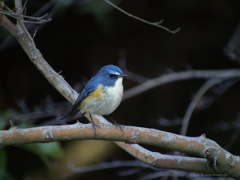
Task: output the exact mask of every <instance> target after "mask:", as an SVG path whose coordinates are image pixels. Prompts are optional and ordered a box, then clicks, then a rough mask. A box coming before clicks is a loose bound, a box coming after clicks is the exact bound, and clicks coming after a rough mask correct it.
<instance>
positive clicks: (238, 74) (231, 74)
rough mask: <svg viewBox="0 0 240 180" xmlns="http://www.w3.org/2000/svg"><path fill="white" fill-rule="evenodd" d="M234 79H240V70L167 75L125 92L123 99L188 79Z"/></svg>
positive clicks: (183, 72)
mask: <svg viewBox="0 0 240 180" xmlns="http://www.w3.org/2000/svg"><path fill="white" fill-rule="evenodd" d="M209 78H219V79H232V78H240V70H239V69H225V70H190V71H182V72H175V73H170V74H165V75H162V76H160V77H157V78H154V79H151V80H148V81H146V82H144V83H142V84H140V85H138V86H135V87H134V88H131V89H129V90H127V91H125V92H124V97H123V99H128V98H131V97H133V96H137V95H139V94H141V93H144V92H145V91H148V90H151V89H153V88H155V87H157V86H160V85H164V84H168V83H172V82H175V81H183V80H187V79H209Z"/></svg>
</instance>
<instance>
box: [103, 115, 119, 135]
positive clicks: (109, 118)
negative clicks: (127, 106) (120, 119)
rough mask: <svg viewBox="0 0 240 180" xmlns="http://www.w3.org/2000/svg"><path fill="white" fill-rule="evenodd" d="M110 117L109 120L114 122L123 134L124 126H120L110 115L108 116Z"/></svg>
mask: <svg viewBox="0 0 240 180" xmlns="http://www.w3.org/2000/svg"><path fill="white" fill-rule="evenodd" d="M107 116H108V117H109V119H110V120H111V121H112V122H113V124H114V125H115V126H117V127H118V128H119V129H120V130H121V132H122V133H123V128H122V126H121V125H120V124H118V123H117V122H116V121H115V120H114V119H113V118H112V117H111V116H110V115H107Z"/></svg>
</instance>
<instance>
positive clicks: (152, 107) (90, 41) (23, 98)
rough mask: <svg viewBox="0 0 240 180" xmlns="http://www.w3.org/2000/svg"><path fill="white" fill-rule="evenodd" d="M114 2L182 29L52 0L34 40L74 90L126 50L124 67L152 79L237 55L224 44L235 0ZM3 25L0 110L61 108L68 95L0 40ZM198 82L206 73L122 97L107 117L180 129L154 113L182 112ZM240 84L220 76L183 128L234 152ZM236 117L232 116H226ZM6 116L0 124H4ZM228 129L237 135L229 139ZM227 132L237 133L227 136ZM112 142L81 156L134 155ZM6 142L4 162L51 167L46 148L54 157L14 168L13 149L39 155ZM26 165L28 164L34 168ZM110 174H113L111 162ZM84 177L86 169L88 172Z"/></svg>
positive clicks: (34, 6)
mask: <svg viewBox="0 0 240 180" xmlns="http://www.w3.org/2000/svg"><path fill="white" fill-rule="evenodd" d="M47 2H48V1H43V0H42V1H40V0H39V1H36V0H34V1H29V2H28V3H27V10H26V12H27V15H32V14H34V13H35V12H36V11H37V10H39V9H40V8H41V7H43V5H45V4H46V3H47ZM5 3H6V4H7V5H8V6H9V7H10V8H13V7H14V6H13V4H11V3H12V2H11V1H6V2H5ZM115 3H116V4H118V5H119V7H121V8H122V9H124V10H126V11H128V12H129V13H132V14H134V15H136V16H138V17H141V18H143V19H145V20H149V21H151V22H155V21H159V20H161V19H162V18H163V19H164V20H165V21H164V23H163V25H164V26H166V27H168V28H170V29H171V30H174V29H176V28H177V27H180V28H181V30H180V32H178V33H176V34H171V33H169V32H166V31H165V30H162V29H160V28H157V27H154V26H150V25H147V24H145V23H142V22H139V21H137V20H135V19H133V18H130V17H128V16H126V15H125V14H123V13H121V12H119V11H117V10H115V9H113V8H112V7H111V6H109V5H108V4H107V3H105V2H104V1H100V0H94V1H80V0H79V1H68V2H65V1H56V2H54V3H53V6H50V8H49V10H48V12H51V13H53V17H52V18H53V19H52V21H50V22H49V23H47V24H44V25H39V26H38V31H37V34H36V36H35V43H36V45H37V47H38V48H39V50H40V51H41V52H42V54H43V56H44V58H45V59H46V60H47V62H48V63H49V64H50V65H51V66H52V67H53V68H54V69H55V71H57V72H60V73H61V75H62V76H64V77H65V80H66V81H68V82H69V83H70V85H72V86H73V87H75V89H76V90H78V91H80V90H81V88H82V86H83V85H84V84H85V83H86V82H87V80H88V79H89V78H90V77H91V76H92V75H93V74H95V73H96V72H97V71H98V70H99V69H100V68H101V67H102V66H103V65H106V64H115V65H119V64H120V65H121V63H123V61H121V60H120V57H121V56H120V54H121V53H123V52H124V53H125V59H126V67H125V68H127V70H128V71H131V72H134V73H136V74H138V75H141V76H143V77H145V78H149V79H150V78H155V77H158V76H160V75H162V74H165V73H169V72H173V71H184V70H189V69H203V70H204V69H205V70H207V69H216V70H217V69H229V68H239V66H240V65H239V62H238V61H236V60H231V59H230V58H229V57H228V56H227V55H226V54H225V53H224V49H225V48H226V46H227V43H228V41H229V40H230V38H231V36H232V34H233V32H234V30H235V28H236V27H237V25H238V23H239V17H240V3H239V1H238V0H212V1H207V0H195V1H187V0H182V1H177V0H162V1H159V0H131V1H117V2H115ZM35 29H36V26H34V27H31V32H32V33H33V32H34V31H35ZM0 35H1V39H0V40H1V42H2V43H1V46H0V50H1V51H0V67H1V71H0V112H1V114H2V117H7V118H5V119H7V121H8V120H9V116H10V117H13V116H14V115H16V114H17V115H19V114H23V115H24V113H30V112H36V111H39V110H43V111H44V110H46V109H48V107H51V108H53V109H54V108H55V107H59V106H61V107H63V109H61V110H59V109H58V111H57V112H56V113H55V116H57V115H61V114H63V113H64V112H65V111H66V110H67V109H68V108H69V104H68V103H66V100H65V99H64V98H63V97H62V96H61V95H60V94H59V93H58V92H57V91H56V90H55V89H54V88H53V87H52V86H51V85H50V84H49V83H48V81H46V79H45V78H44V77H43V76H42V75H41V74H40V73H39V72H38V70H37V69H36V68H35V67H34V65H33V64H32V63H31V62H30V61H29V59H28V58H27V56H26V55H25V54H24V52H23V50H22V49H21V48H20V47H19V45H18V44H17V43H16V42H15V41H14V40H13V39H12V40H11V39H10V40H9V41H8V42H6V38H7V36H6V35H7V33H6V31H4V30H3V28H1V27H0ZM123 71H124V68H123ZM204 82H205V81H204V80H196V79H194V80H187V81H179V82H175V83H170V84H167V85H164V86H159V87H157V88H155V89H152V90H149V91H147V92H145V93H143V94H140V95H138V96H135V97H133V98H130V99H127V100H125V101H124V102H122V103H121V105H120V106H119V108H118V109H117V110H116V111H115V112H114V113H113V114H112V115H111V117H112V118H114V119H115V120H116V121H117V122H118V123H119V124H126V125H134V126H143V127H151V128H156V129H161V130H166V131H170V132H174V133H179V131H180V124H177V125H171V126H162V124H161V122H160V121H161V119H168V120H169V121H170V122H171V120H175V121H176V120H178V119H179V120H180V121H181V118H183V116H184V114H185V111H186V109H187V107H188V105H189V103H190V101H191V99H192V97H193V95H194V94H195V93H196V92H197V90H198V89H199V88H200V87H201V85H202V84H203V83H204ZM231 82H232V81H230V82H229V83H230V84H231ZM137 84H138V83H137V82H135V81H134V80H133V79H131V78H128V79H126V80H125V81H124V87H125V89H130V88H131V87H134V86H136V85H137ZM232 84H233V83H232ZM226 87H229V88H226ZM217 88H218V89H224V88H225V91H224V90H223V92H224V93H222V94H220V95H216V94H217V93H216V91H217V90H218V89H217ZM214 90H215V91H214ZM239 92H240V84H239V83H238V82H236V81H234V85H232V86H228V85H227V84H226V83H223V84H222V86H221V85H219V86H217V87H215V89H214V88H213V89H212V90H211V91H210V92H209V93H208V94H207V95H208V96H209V97H214V98H213V99H214V100H213V101H212V102H211V103H210V104H209V105H206V106H204V108H200V109H197V110H196V111H195V112H194V114H193V116H192V118H191V122H190V126H189V129H188V135H189V136H200V135H201V134H203V133H206V134H207V137H208V138H210V139H213V140H214V141H216V142H217V143H219V144H220V145H221V146H222V147H225V148H228V149H227V150H228V151H230V152H231V153H233V154H235V155H239V146H238V144H239V143H240V142H239V141H240V138H239V137H238V131H239V130H238V126H239V125H237V124H238V123H237V122H238V118H239V107H240V95H239ZM51 118H52V116H51V117H49V118H45V119H42V120H39V119H38V120H37V121H36V123H34V124H32V123H30V126H38V125H41V123H43V122H47V121H48V120H49V119H51ZM28 120H30V119H28ZM83 121H84V120H83ZM30 122H31V120H30ZM159 122H160V123H159ZM234 123H235V125H232V124H234ZM6 124H7V122H6ZM6 124H5V126H3V128H7V125H6ZM170 124H171V123H170ZM28 125H29V124H28ZM25 126H26V124H25ZM225 127H228V128H225ZM234 134H235V135H236V138H235V139H233V138H234V137H233V135H234ZM232 139H233V142H232V143H231V144H229V142H231V140H232ZM72 143H73V142H71V143H65V144H61V147H62V148H63V150H61V151H62V153H61V154H62V155H60V156H61V158H62V159H64V158H63V156H64V155H66V154H64V153H66V151H67V150H66V149H69V147H68V145H69V144H71V145H72ZM104 143H106V142H104ZM71 145H70V147H71ZM72 146H74V145H72ZM81 146H83V145H80V147H81ZM104 146H105V145H104ZM108 146H109V149H111V151H110V150H109V149H108V150H109V151H110V152H111V153H109V151H107V152H108V155H106V154H105V155H102V154H98V156H97V157H98V158H96V159H95V160H94V161H90V162H88V163H85V164H84V165H88V164H92V163H99V162H102V161H113V160H121V159H131V157H130V156H129V155H128V154H126V153H125V152H123V151H122V150H120V149H119V148H117V147H115V146H114V145H106V147H108ZM154 150H155V151H161V152H166V151H164V150H159V149H154ZM3 151H4V157H6V161H5V163H4V164H5V165H4V167H5V169H6V172H7V174H8V175H9V176H10V177H11V178H16V177H26V176H27V177H28V176H31V175H32V174H34V173H33V171H34V172H35V170H36V169H38V170H39V169H42V168H39V167H42V166H46V164H48V165H47V166H48V168H50V169H51V165H49V164H51V163H50V162H52V161H54V162H55V158H53V157H51V156H50V158H53V159H54V160H52V159H51V160H50V161H49V159H48V158H46V159H48V160H47V161H48V163H46V162H44V161H43V160H41V161H40V162H42V161H43V162H44V163H42V164H41V163H39V164H38V163H33V162H32V161H30V160H29V163H30V164H35V166H36V167H35V166H31V168H28V169H25V168H24V167H21V168H19V172H16V170H14V167H16V166H15V165H14V163H13V162H14V160H13V159H15V161H18V162H22V160H21V159H18V158H19V156H22V157H25V158H24V160H26V159H32V158H33V157H34V158H36V159H38V158H39V155H36V153H33V151H29V152H28V151H26V149H24V148H21V147H8V148H6V149H5V150H3ZM103 152H106V150H103ZM16 154H18V155H16ZM43 154H44V153H43ZM71 154H73V153H71ZM44 155H45V154H44ZM94 157H95V156H94ZM73 159H77V157H74V158H73ZM57 161H58V160H57ZM62 161H63V160H62ZM79 161H81V160H79ZM35 162H36V161H35ZM19 164H21V163H19ZM63 164H64V163H63ZM49 166H50V167H49ZM48 168H47V169H48ZM31 169H34V170H33V171H31ZM44 173H45V171H44ZM108 173H110V172H108ZM111 173H113V172H111ZM142 173H143V172H142ZM146 173H147V172H146ZM30 174H31V175H30ZM36 174H37V175H36ZM36 174H35V175H32V176H33V177H35V178H36V177H38V176H39V177H40V175H39V171H37V170H36ZM100 174H101V175H103V176H105V177H108V176H110V175H107V176H106V173H105V171H104V172H102V173H100ZM46 176H48V175H46ZM53 176H54V175H53ZM111 176H116V177H119V175H118V174H117V173H116V172H115V171H114V173H113V175H111ZM138 176H139V174H136V175H135V176H130V177H131V178H132V179H135V178H136V177H138ZM84 177H86V178H91V177H92V176H91V175H88V174H87V175H84ZM82 178H83V177H82ZM190 179H191V177H190Z"/></svg>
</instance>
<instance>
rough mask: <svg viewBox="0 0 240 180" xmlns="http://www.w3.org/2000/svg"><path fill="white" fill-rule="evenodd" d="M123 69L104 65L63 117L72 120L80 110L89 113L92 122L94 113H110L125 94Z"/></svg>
mask: <svg viewBox="0 0 240 180" xmlns="http://www.w3.org/2000/svg"><path fill="white" fill-rule="evenodd" d="M126 76H127V75H126V74H123V72H122V70H121V69H120V68H119V67H118V66H115V65H105V66H103V67H102V68H101V69H100V70H99V71H98V72H97V73H96V74H95V75H94V76H93V77H92V78H91V79H90V80H89V81H88V83H87V84H86V86H85V87H84V88H83V90H82V91H81V93H80V94H79V95H78V98H77V99H76V101H75V102H74V104H73V106H72V108H71V109H70V111H69V112H67V113H66V114H65V115H64V116H63V117H62V118H61V119H63V118H67V119H68V120H71V119H72V118H73V117H74V116H75V115H76V114H77V113H78V112H81V113H82V115H85V114H86V113H88V114H89V115H90V119H91V123H92V124H93V125H96V124H95V123H94V122H93V120H92V116H91V115H92V114H94V115H109V114H111V113H112V112H113V111H114V110H115V109H116V108H117V107H118V106H119V104H120V103H121V101H122V96H123V84H122V82H123V78H124V77H126Z"/></svg>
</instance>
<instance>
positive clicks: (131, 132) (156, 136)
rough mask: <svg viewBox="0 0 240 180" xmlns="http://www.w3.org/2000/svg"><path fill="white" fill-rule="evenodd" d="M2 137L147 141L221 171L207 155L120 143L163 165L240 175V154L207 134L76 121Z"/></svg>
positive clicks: (10, 141) (4, 140)
mask: <svg viewBox="0 0 240 180" xmlns="http://www.w3.org/2000/svg"><path fill="white" fill-rule="evenodd" d="M99 117H100V116H99ZM100 119H101V117H100ZM0 137H1V138H0V139H1V141H0V145H1V146H6V145H14V144H16V143H17V144H26V143H37V142H41V143H42V142H52V141H66V140H83V139H100V140H111V141H124V142H126V143H140V144H147V145H152V146H157V147H161V148H166V149H169V150H173V151H175V150H176V151H180V152H184V153H187V154H192V155H197V156H200V157H206V158H208V160H209V161H210V162H211V161H215V160H216V170H217V171H216V172H215V170H214V169H213V168H212V167H211V166H208V162H207V160H206V159H203V158H194V157H182V156H172V155H163V154H160V153H157V152H151V151H148V150H146V149H144V148H142V147H141V146H139V145H137V144H132V145H129V144H126V143H124V142H118V143H121V147H122V148H124V150H127V151H128V152H130V154H132V155H133V156H135V157H137V158H138V159H140V160H142V161H144V162H146V163H148V164H150V165H153V166H156V167H159V168H170V169H177V170H185V171H193V172H203V173H217V174H227V175H229V176H231V177H235V178H237V177H238V178H240V175H239V174H238V173H236V172H238V170H239V168H240V159H239V157H237V156H234V155H232V154H230V153H229V152H227V151H225V150H224V149H222V148H221V147H220V146H219V145H218V144H216V143H215V142H214V141H212V140H210V139H207V138H205V137H204V136H200V137H186V136H181V135H176V134H173V133H169V132H164V131H160V130H155V129H147V128H140V127H130V126H123V129H122V130H120V129H119V128H118V127H117V126H113V125H100V127H98V128H96V132H95V131H94V130H93V128H92V125H91V124H81V123H76V124H74V125H64V126H44V127H36V128H28V129H19V128H11V129H10V130H5V131H0ZM234 172H235V173H234Z"/></svg>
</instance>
